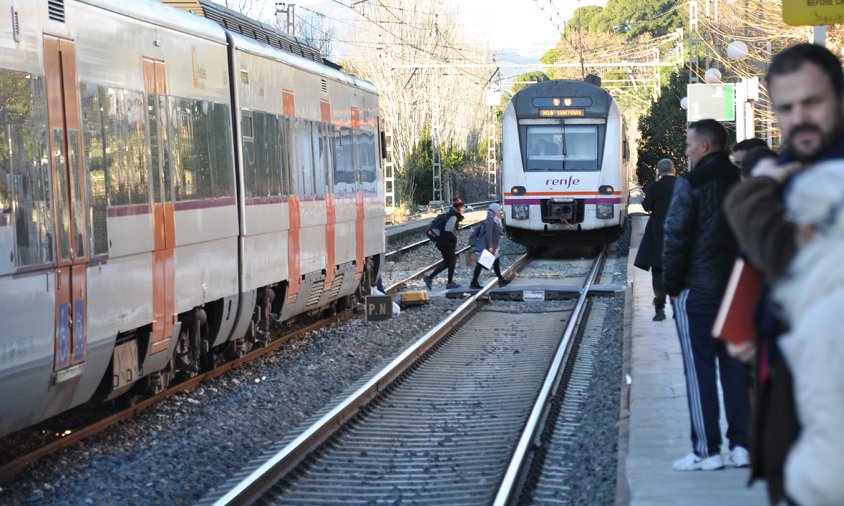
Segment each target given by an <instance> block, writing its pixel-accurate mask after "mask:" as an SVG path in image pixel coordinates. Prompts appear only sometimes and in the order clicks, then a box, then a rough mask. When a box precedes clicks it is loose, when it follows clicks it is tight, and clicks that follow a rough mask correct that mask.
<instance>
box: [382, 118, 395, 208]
mask: <svg viewBox="0 0 844 506" xmlns="http://www.w3.org/2000/svg"><path fill="white" fill-rule="evenodd" d="M384 144H385V146H384V148H386V149H385V151H386V153H387V158H385V159H384V204H385V205H386V206H387V207H393V206H396V205H398V202H397V201H396V173H395V166H396V162H395V157H394V154H393V131H392V130H391V129H389V128H388V129H387V130H386V131H385V132H384Z"/></svg>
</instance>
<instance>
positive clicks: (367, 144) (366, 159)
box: [357, 130, 378, 192]
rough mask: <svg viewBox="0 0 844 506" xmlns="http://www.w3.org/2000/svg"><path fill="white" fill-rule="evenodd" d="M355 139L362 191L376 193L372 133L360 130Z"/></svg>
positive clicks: (375, 167)
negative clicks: (356, 139) (356, 141)
mask: <svg viewBox="0 0 844 506" xmlns="http://www.w3.org/2000/svg"><path fill="white" fill-rule="evenodd" d="M357 138H358V150H357V154H358V161H359V163H360V180H361V183H363V190H364V191H367V192H375V191H378V188H377V187H376V185H375V181H376V180H377V173H376V171H377V167H378V166H377V165H376V163H375V151H376V147H375V135H374V134H373V133H372V132H368V131H366V130H362V131H360V133H359V134H358V136H357Z"/></svg>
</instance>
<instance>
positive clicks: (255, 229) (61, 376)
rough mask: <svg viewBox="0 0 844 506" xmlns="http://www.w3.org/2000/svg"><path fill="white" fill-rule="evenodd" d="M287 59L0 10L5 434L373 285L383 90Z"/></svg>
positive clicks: (72, 4) (104, 15)
mask: <svg viewBox="0 0 844 506" xmlns="http://www.w3.org/2000/svg"><path fill="white" fill-rule="evenodd" d="M241 21H242V20H241ZM266 40H267V41H268V42H269V38H267V39H266ZM287 43H288V44H290V41H289V40H288V41H287ZM293 43H294V44H295V41H293ZM293 49H296V48H295V47H294V48H293ZM299 49H300V50H299V53H300V55H298V56H297V55H295V54H292V53H291V52H290V51H283V50H281V49H279V48H275V47H272V46H270V45H268V44H265V43H261V42H257V41H256V40H253V39H249V38H246V37H244V36H242V35H238V34H237V33H234V32H233V31H230V30H226V29H224V28H222V27H221V26H220V25H218V24H216V23H214V22H212V21H210V20H208V19H206V18H204V17H201V16H196V15H193V14H190V13H188V12H185V11H182V10H178V9H175V8H172V7H169V6H166V5H163V4H160V3H158V2H155V1H149V0H132V1H131V2H127V1H125V0H55V1H54V0H51V1H49V2H47V1H46V0H44V1H38V2H34V1H19V0H18V1H15V0H2V1H0V146H2V148H0V321H2V327H0V436H2V435H5V434H8V433H10V432H12V431H15V430H17V429H20V428H22V427H26V426H28V425H31V424H33V423H35V422H38V421H40V420H43V419H46V418H48V417H50V416H52V415H54V414H56V413H59V412H61V411H64V410H67V409H68V408H71V407H73V406H76V405H79V404H81V403H84V402H87V401H89V400H91V399H110V398H114V397H117V396H118V395H121V394H123V393H125V392H127V391H129V390H130V389H139V390H149V391H157V390H161V389H162V388H164V387H165V386H167V385H168V384H169V383H170V382H171V381H172V380H173V378H174V377H175V376H176V375H178V374H183V375H188V376H189V375H192V374H196V372H197V371H199V370H201V369H203V368H207V367H209V366H210V365H212V364H213V363H214V362H215V361H217V360H219V359H220V358H221V357H223V356H228V357H231V356H239V355H241V354H243V353H244V352H245V351H247V350H248V349H250V347H251V346H254V345H255V344H256V343H258V344H259V343H260V342H261V341H263V340H266V338H267V330H268V322H269V319H270V318H274V319H276V320H283V319H287V318H290V317H292V316H294V315H297V314H300V313H305V312H318V311H320V310H324V309H327V308H331V307H333V305H334V304H336V303H337V302H338V301H339V302H340V303H343V302H346V301H347V300H348V297H350V296H352V295H353V294H354V293H355V291H356V290H357V289H358V288H359V287H360V286H361V285H362V284H363V285H366V284H368V283H370V282H371V280H373V279H376V276H377V274H378V269H379V266H380V265H381V260H382V258H383V254H384V250H385V239H384V204H383V202H384V198H383V190H382V189H383V183H382V181H383V176H382V169H381V165H380V162H381V156H380V136H379V131H378V102H377V92H376V90H375V88H374V87H373V86H372V85H371V84H370V83H367V82H364V81H360V80H358V79H355V78H354V77H352V76H349V75H347V74H344V73H341V72H339V71H338V70H336V69H335V68H333V67H332V66H328V65H325V64H323V62H322V61H321V59H320V58H310V59H309V58H306V57H305V56H307V55H309V54H311V53H314V52H313V50H310V53H308V52H306V51H305V50H304V49H302V48H299ZM302 55H305V56H302Z"/></svg>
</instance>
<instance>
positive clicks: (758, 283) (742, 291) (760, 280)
mask: <svg viewBox="0 0 844 506" xmlns="http://www.w3.org/2000/svg"><path fill="white" fill-rule="evenodd" d="M764 284H765V278H764V276H763V275H762V272H761V271H760V270H759V269H757V268H755V267H753V266H751V265H750V264H748V263H747V262H745V261H744V259H742V258H738V259H736V263H735V264H734V265H733V272H732V273H731V274H730V280H729V282H728V283H727V290H726V291H725V292H724V298H723V299H722V300H721V308H720V309H719V310H718V316H717V317H716V318H715V325H714V326H713V327H712V335H713V336H715V338H717V339H722V340H724V341H727V342H728V343H732V344H734V345H744V344H749V343H752V342H753V338H754V336H755V335H756V326H755V325H754V324H753V314H754V313H755V311H756V305H757V303H758V302H759V295H761V293H762V287H763V285H764Z"/></svg>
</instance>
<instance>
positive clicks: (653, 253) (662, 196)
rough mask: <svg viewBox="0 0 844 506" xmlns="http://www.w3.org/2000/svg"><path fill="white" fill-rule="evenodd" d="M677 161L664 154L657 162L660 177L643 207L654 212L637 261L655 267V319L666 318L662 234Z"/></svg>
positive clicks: (647, 189) (647, 226)
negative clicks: (665, 156) (664, 156)
mask: <svg viewBox="0 0 844 506" xmlns="http://www.w3.org/2000/svg"><path fill="white" fill-rule="evenodd" d="M674 174H675V171H674V162H672V161H671V160H669V159H668V158H663V159H662V160H660V161H658V162H657V163H656V176H657V178H658V179H657V180H656V181H654V182H653V183H651V184H649V185H648V187H647V188H645V200H643V201H642V207H644V208H645V211H648V212H649V213H651V217H650V219H649V220H648V224H647V225H645V233H644V234H643V235H642V242H641V243H640V244H639V252H638V253H636V260H635V261H634V262H633V265H635V266H636V267H638V268H640V269H644V270H648V269H650V270H651V283H652V284H653V288H654V309H655V310H656V314H654V321H656V322H660V321H662V320H664V319H665V282H664V281H663V279H662V238H663V227H664V225H665V215H666V214H667V213H668V205H669V204H671V194H672V193H673V192H674V180H675V179H676V178H675V177H674Z"/></svg>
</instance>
